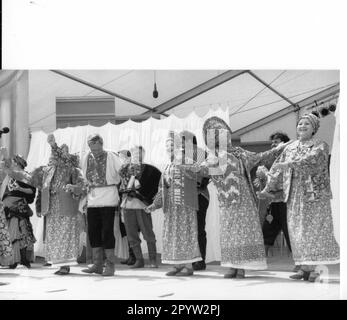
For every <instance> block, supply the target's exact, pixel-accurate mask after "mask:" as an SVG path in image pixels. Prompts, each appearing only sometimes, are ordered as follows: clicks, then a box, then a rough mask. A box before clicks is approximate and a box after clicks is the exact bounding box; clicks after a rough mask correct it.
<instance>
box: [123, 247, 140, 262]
mask: <svg viewBox="0 0 347 320" xmlns="http://www.w3.org/2000/svg"><path fill="white" fill-rule="evenodd" d="M135 262H136V257H135V255H134V251H133V249H131V248H130V247H129V258H128V259H125V260H121V262H120V263H121V264H126V265H128V266H132V265H134V264H135Z"/></svg>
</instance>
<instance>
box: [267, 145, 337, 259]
mask: <svg viewBox="0 0 347 320" xmlns="http://www.w3.org/2000/svg"><path fill="white" fill-rule="evenodd" d="M276 162H287V163H289V168H288V169H287V170H285V171H284V173H283V180H282V181H281V183H282V186H283V191H284V199H285V201H286V202H287V221H288V231H289V237H290V242H291V245H292V252H293V259H294V261H295V264H296V265H319V264H336V263H338V262H339V256H340V250H339V245H338V244H337V242H336V239H335V237H334V229H333V219H332V213H331V205H330V199H331V189H330V178H329V169H328V168H329V147H328V145H327V143H325V142H324V141H321V140H316V139H311V140H309V141H306V142H300V141H295V142H294V143H292V144H290V145H289V146H288V147H287V148H286V149H285V150H284V151H283V153H282V155H281V157H280V158H279V159H277V160H276ZM270 174H271V175H270V180H269V182H268V184H267V187H266V188H267V190H271V191H272V190H276V188H278V184H279V182H278V177H281V176H280V175H278V171H277V172H276V170H270Z"/></svg>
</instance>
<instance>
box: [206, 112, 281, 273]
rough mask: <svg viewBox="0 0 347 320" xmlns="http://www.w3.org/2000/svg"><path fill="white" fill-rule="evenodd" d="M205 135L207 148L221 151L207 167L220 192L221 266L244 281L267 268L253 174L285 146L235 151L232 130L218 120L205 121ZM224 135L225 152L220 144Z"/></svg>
mask: <svg viewBox="0 0 347 320" xmlns="http://www.w3.org/2000/svg"><path fill="white" fill-rule="evenodd" d="M210 130H212V131H210ZM211 133H212V134H211ZM220 133H221V136H220V135H219V134H220ZM203 134H204V138H205V142H206V144H207V147H208V148H210V149H211V150H212V149H214V147H216V149H219V154H218V157H219V159H218V158H215V159H214V160H213V159H209V160H208V161H207V163H208V165H209V166H210V175H211V180H212V182H213V183H214V185H215V186H216V188H217V191H218V200H219V208H220V215H221V217H220V242H221V265H222V266H223V267H229V268H230V270H229V272H227V273H226V274H225V275H224V277H225V278H244V277H245V270H263V269H266V268H267V265H266V259H265V250H264V239H263V234H262V231H261V226H260V220H259V214H258V209H257V199H256V195H255V192H254V189H253V184H252V181H251V177H250V171H251V169H252V168H253V167H254V166H256V165H257V164H259V163H260V162H261V161H262V160H263V161H265V160H267V159H269V158H271V157H273V158H275V157H276V156H278V155H279V154H280V152H281V150H282V149H283V148H284V145H281V146H279V147H277V148H274V149H271V150H270V151H267V152H263V153H254V152H250V151H246V150H244V149H242V148H240V147H233V146H232V145H231V130H230V128H229V126H228V125H227V124H226V123H225V122H224V121H223V120H222V119H220V118H218V117H211V118H209V119H207V120H206V121H205V123H204V126H203ZM223 135H224V137H225V140H224V142H225V146H224V148H223V146H222V141H221V140H220V137H222V136H223ZM222 149H224V150H222ZM221 159H224V162H223V161H222V162H221V163H222V164H223V167H215V166H216V161H217V160H219V161H221Z"/></svg>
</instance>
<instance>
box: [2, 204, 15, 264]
mask: <svg viewBox="0 0 347 320" xmlns="http://www.w3.org/2000/svg"><path fill="white" fill-rule="evenodd" d="M11 256H12V246H11V240H10V234H9V232H8V229H7V221H6V218H5V213H4V207H3V204H2V202H1V200H0V265H8V264H9V261H10V259H11Z"/></svg>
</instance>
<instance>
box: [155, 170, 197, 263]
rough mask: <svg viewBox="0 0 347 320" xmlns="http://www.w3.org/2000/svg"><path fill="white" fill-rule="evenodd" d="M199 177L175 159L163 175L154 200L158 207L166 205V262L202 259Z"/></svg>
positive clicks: (164, 231)
mask: <svg viewBox="0 0 347 320" xmlns="http://www.w3.org/2000/svg"><path fill="white" fill-rule="evenodd" d="M193 176H194V174H193ZM195 176H196V175H195ZM196 181H197V180H196V178H195V179H194V178H193V179H192V178H191V177H189V176H187V175H186V174H185V170H183V169H182V168H180V166H179V165H175V164H174V163H171V164H170V165H169V166H168V167H167V168H166V169H165V171H164V173H163V175H162V178H161V180H160V184H159V191H158V193H157V195H156V197H155V199H154V202H153V207H154V208H156V209H158V208H160V207H163V211H164V225H163V235H162V237H163V238H162V243H163V249H162V255H161V259H162V263H167V264H186V263H191V262H195V261H200V260H202V258H201V254H200V250H199V244H198V225H197V216H196V211H197V209H198V202H197V201H198V194H197V187H196V183H197V182H196Z"/></svg>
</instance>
